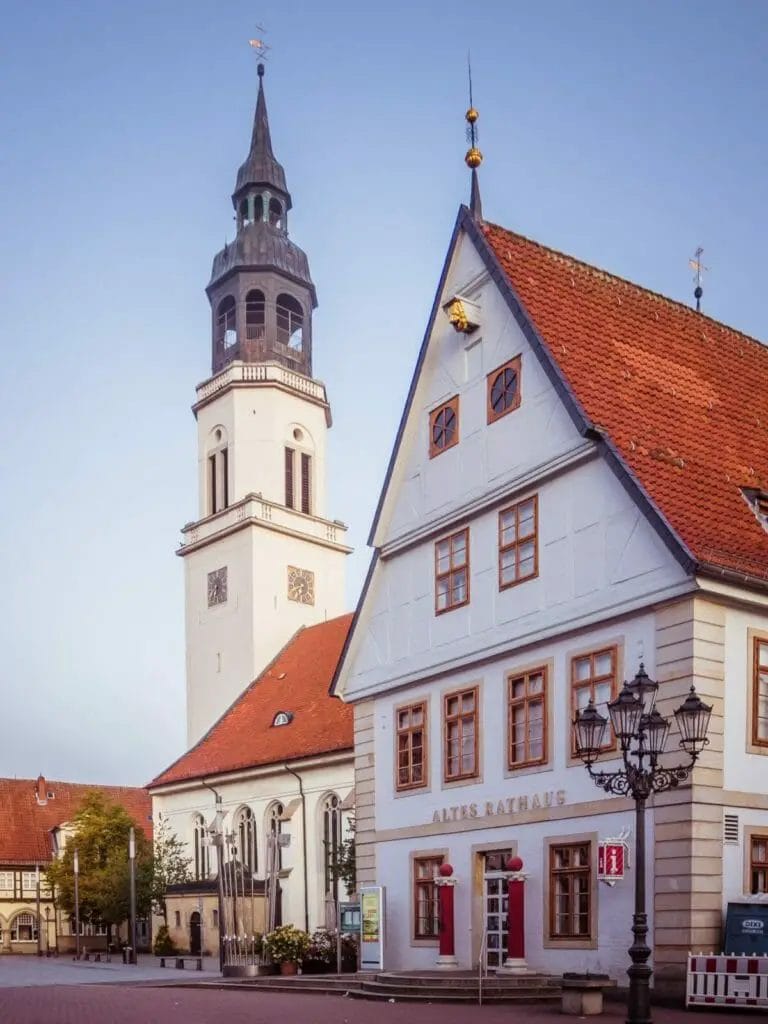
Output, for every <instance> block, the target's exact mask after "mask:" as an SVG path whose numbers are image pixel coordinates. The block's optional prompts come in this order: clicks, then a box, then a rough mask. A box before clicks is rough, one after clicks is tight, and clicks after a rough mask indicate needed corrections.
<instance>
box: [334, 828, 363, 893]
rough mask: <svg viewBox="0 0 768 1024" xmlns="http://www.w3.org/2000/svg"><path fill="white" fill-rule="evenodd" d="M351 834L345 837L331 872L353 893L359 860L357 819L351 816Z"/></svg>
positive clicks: (355, 887)
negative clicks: (356, 835)
mask: <svg viewBox="0 0 768 1024" xmlns="http://www.w3.org/2000/svg"><path fill="white" fill-rule="evenodd" d="M348 828H349V832H350V834H349V835H348V836H347V837H346V839H343V840H342V842H341V844H340V846H339V851H338V854H337V855H336V857H335V858H334V861H333V863H332V864H331V874H332V875H333V877H334V878H338V879H339V880H340V881H342V882H343V883H344V885H345V886H346V887H347V892H349V893H353V892H355V891H356V890H357V861H356V854H355V821H354V818H350V820H349V822H348Z"/></svg>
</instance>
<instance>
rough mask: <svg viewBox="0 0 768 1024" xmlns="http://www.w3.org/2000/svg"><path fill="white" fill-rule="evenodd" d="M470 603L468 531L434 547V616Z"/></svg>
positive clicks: (461, 532) (460, 531)
mask: <svg viewBox="0 0 768 1024" xmlns="http://www.w3.org/2000/svg"><path fill="white" fill-rule="evenodd" d="M468 602H469V529H468V528H465V529H463V530H459V532H458V533H454V534H452V535H451V536H450V537H445V538H443V540H439V541H438V542H437V543H436V544H435V614H437V615H440V614H442V612H447V611H450V610H451V609H452V608H459V607H460V606H461V605H463V604H467V603H468Z"/></svg>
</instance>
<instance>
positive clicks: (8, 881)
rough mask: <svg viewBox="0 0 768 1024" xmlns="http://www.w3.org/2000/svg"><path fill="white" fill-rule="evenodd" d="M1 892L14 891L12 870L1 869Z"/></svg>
mask: <svg viewBox="0 0 768 1024" xmlns="http://www.w3.org/2000/svg"><path fill="white" fill-rule="evenodd" d="M0 892H13V872H12V871H0Z"/></svg>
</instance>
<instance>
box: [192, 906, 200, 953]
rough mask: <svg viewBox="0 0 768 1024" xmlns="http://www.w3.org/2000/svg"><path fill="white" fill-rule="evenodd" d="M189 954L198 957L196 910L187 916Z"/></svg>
mask: <svg viewBox="0 0 768 1024" xmlns="http://www.w3.org/2000/svg"><path fill="white" fill-rule="evenodd" d="M189 952H190V953H191V954H192V956H200V914H199V912H198V911H197V910H195V911H193V912H192V913H191V914H190V915H189Z"/></svg>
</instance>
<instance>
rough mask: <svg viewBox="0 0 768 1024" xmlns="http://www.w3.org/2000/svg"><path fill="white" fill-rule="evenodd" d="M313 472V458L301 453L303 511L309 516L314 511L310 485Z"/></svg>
mask: <svg viewBox="0 0 768 1024" xmlns="http://www.w3.org/2000/svg"><path fill="white" fill-rule="evenodd" d="M311 472H312V458H311V456H309V455H306V454H305V453H304V452H302V453H301V511H302V512H306V514H307V515H309V514H310V513H311V511H312V502H311V497H312V491H311V484H310V475H311Z"/></svg>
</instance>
